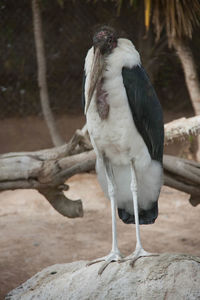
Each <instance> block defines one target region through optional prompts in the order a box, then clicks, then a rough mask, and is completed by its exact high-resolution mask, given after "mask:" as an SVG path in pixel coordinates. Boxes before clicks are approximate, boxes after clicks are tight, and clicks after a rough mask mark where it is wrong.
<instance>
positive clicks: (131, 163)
mask: <svg viewBox="0 0 200 300" xmlns="http://www.w3.org/2000/svg"><path fill="white" fill-rule="evenodd" d="M92 42H93V44H92V47H91V48H90V49H89V50H88V52H87V55H86V58H85V64H84V74H83V86H82V103H83V107H84V113H85V115H86V124H87V129H88V132H89V136H90V139H91V143H92V146H93V148H94V151H95V153H96V172H97V177H98V181H99V183H100V186H101V188H102V190H103V192H104V194H105V195H106V196H107V198H109V199H110V202H111V216H112V249H111V251H110V253H109V254H108V255H107V256H104V257H102V258H98V259H96V260H94V261H92V262H91V264H92V263H97V262H100V261H104V263H103V265H102V266H101V268H100V270H99V274H101V273H102V272H103V270H104V269H105V268H106V267H107V266H108V265H109V264H110V263H111V262H114V261H118V262H120V261H124V259H125V258H124V256H123V255H122V254H121V252H120V250H119V247H118V241H117V228H116V218H117V211H118V216H119V218H120V219H121V220H122V221H123V222H124V223H126V224H135V230H136V247H135V250H134V252H133V253H132V254H131V255H130V256H128V259H130V260H131V261H132V263H133V262H134V261H136V260H137V259H138V258H140V257H143V256H150V255H152V254H151V253H149V252H147V251H145V250H144V248H143V247H142V243H141V238H140V225H142V224H153V223H154V222H155V220H156V218H157V216H158V198H159V194H160V190H161V187H162V184H163V164H162V162H163V144H164V126H163V113H162V108H161V104H160V102H159V100H158V97H157V95H156V92H155V90H154V87H153V86H152V84H151V81H150V79H149V77H148V75H147V73H146V71H145V69H144V68H143V66H142V63H141V59H140V54H139V52H138V51H137V50H136V48H135V46H134V44H133V43H132V42H131V40H129V39H127V38H125V37H123V35H120V34H119V33H118V32H117V31H116V30H115V29H114V28H112V27H110V26H107V25H103V26H100V27H99V28H98V29H97V30H96V32H95V33H94V35H93V40H92Z"/></svg>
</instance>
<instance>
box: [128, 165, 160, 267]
mask: <svg viewBox="0 0 200 300" xmlns="http://www.w3.org/2000/svg"><path fill="white" fill-rule="evenodd" d="M131 192H132V195H133V207H134V215H135V227H136V248H135V251H134V252H133V253H132V254H131V255H130V256H128V257H127V259H128V260H129V259H130V260H131V265H134V263H135V261H136V260H137V259H138V258H140V257H144V256H157V255H158V254H153V253H149V252H147V251H145V250H144V249H143V247H142V243H141V239H140V227H139V226H140V225H139V213H138V196H137V178H136V173H135V166H134V160H132V161H131Z"/></svg>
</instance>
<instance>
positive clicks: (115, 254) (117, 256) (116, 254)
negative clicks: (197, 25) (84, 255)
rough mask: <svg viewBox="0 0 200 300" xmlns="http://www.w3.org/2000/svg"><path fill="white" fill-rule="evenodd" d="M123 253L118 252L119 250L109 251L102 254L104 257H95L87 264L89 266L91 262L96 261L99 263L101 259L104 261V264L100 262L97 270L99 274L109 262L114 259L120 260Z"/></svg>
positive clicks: (94, 262)
mask: <svg viewBox="0 0 200 300" xmlns="http://www.w3.org/2000/svg"><path fill="white" fill-rule="evenodd" d="M123 257H124V256H123V255H122V254H121V253H120V251H119V250H118V251H111V252H110V253H109V254H108V255H107V256H104V257H100V258H97V259H95V260H93V261H91V262H89V263H88V264H87V266H91V265H93V264H96V263H99V262H101V261H104V264H102V266H101V268H100V269H99V271H98V275H101V274H102V273H103V271H104V270H105V268H106V267H107V266H108V265H109V264H110V263H111V262H114V261H117V262H120V261H122V260H123Z"/></svg>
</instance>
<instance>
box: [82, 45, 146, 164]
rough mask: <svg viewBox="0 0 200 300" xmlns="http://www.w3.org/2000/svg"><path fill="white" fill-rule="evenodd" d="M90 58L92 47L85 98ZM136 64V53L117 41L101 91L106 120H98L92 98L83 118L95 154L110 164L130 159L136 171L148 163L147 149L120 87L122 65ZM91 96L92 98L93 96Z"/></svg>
mask: <svg viewBox="0 0 200 300" xmlns="http://www.w3.org/2000/svg"><path fill="white" fill-rule="evenodd" d="M92 58H93V48H91V49H90V50H89V52H88V55H87V57H86V65H85V71H86V76H87V77H86V87H85V98H86V102H87V94H88V87H89V78H90V77H89V72H90V68H91V61H92ZM137 64H140V58H139V53H138V52H137V51H136V50H135V47H134V46H133V44H132V43H131V42H130V41H128V40H126V39H119V42H118V47H117V48H116V49H115V50H114V51H113V53H112V54H111V55H109V57H108V59H107V60H106V70H105V71H104V74H103V77H104V85H103V88H104V90H105V91H106V92H107V94H108V97H107V101H108V104H109V106H110V110H109V115H108V118H107V119H105V120H102V119H101V118H100V117H99V115H98V113H97V107H96V101H93V100H95V99H92V101H91V104H90V107H89V109H88V112H87V115H86V118H87V126H88V131H89V133H90V135H91V136H92V138H93V140H94V142H95V145H96V147H97V150H98V151H99V153H105V155H106V156H107V157H108V158H109V159H110V160H111V161H112V162H113V163H114V164H118V165H119V164H128V163H129V162H130V160H131V159H132V158H135V159H136V160H137V161H138V165H140V168H142V166H143V167H145V166H146V165H148V164H149V163H150V156H149V153H148V150H147V147H146V145H145V143H144V141H143V139H142V138H141V136H140V135H139V134H138V131H137V129H136V127H135V124H134V121H133V118H132V114H131V112H130V109H129V104H128V100H127V96H126V91H125V88H124V85H123V79H122V68H123V66H127V67H130V68H131V67H132V66H134V65H137ZM93 97H94V98H95V97H96V93H94V95H93Z"/></svg>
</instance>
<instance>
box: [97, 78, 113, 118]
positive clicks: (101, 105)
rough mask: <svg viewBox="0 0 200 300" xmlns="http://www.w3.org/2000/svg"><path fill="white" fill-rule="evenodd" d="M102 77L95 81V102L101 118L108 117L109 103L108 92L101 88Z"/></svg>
mask: <svg viewBox="0 0 200 300" xmlns="http://www.w3.org/2000/svg"><path fill="white" fill-rule="evenodd" d="M103 82H104V79H103V77H102V78H101V79H100V80H99V81H98V83H97V89H96V104H97V112H98V114H99V117H100V118H101V119H102V120H105V119H107V118H108V114H109V108H110V107H109V104H108V94H107V92H106V90H105V89H103Z"/></svg>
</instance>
